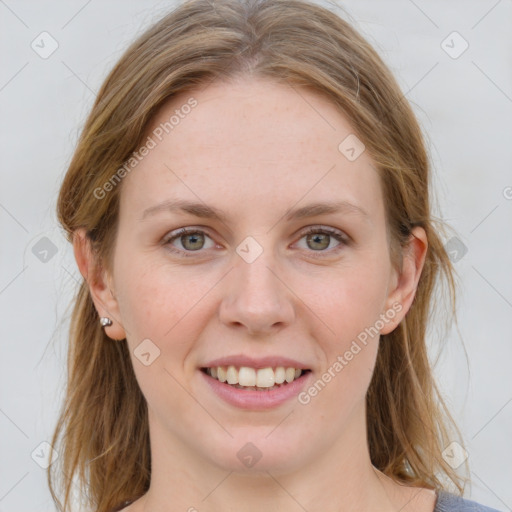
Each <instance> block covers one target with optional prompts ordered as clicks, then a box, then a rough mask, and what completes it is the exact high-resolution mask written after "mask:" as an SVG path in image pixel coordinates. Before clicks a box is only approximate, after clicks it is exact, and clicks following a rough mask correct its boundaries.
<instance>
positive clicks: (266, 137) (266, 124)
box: [121, 79, 383, 216]
mask: <svg viewBox="0 0 512 512" xmlns="http://www.w3.org/2000/svg"><path fill="white" fill-rule="evenodd" d="M353 132H354V130H353V128H352V127H351V125H350V123H349V121H348V120H347V119H346V118H345V117H344V116H343V115H342V114H341V113H340V111H339V110H338V109H337V108H336V107H335V105H334V104H332V103H331V102H330V101H329V100H328V99H327V98H325V97H323V96H321V95H320V94H318V93H315V92H312V91H310V90H308V89H304V88H299V87H296V86H291V85H286V84H278V83H275V82H272V81H268V80H263V79H240V80H238V81H236V82H229V83H228V82H214V83H211V84H209V85H207V86H206V87H205V88H198V89H196V90H193V91H190V92H187V93H182V94H180V95H178V96H176V97H173V98H172V99H171V100H169V101H168V102H167V103H165V104H164V105H163V106H162V107H161V108H160V110H159V111H158V112H157V114H156V115H155V117H154V118H153V119H152V121H151V123H150V124H149V126H148V129H147V131H146V134H145V137H144V140H145V141H149V139H151V141H152V143H151V145H152V146H154V147H152V149H151V150H150V151H149V152H148V153H147V154H146V156H144V157H143V158H142V159H141V161H140V162H139V163H138V165H137V166H136V168H135V169H134V170H133V171H132V172H130V173H129V175H128V176H127V177H126V178H125V183H124V184H123V189H124V190H123V193H122V195H121V208H123V204H124V206H125V207H126V206H127V205H128V204H129V205H130V209H131V210H132V211H138V212H139V213H140V211H142V210H143V209H145V208H147V207H148V206H151V205H152V204H154V203H157V202H159V201H165V200H167V199H170V198H186V199H191V200H195V201H197V200H200V201H204V202H206V203H208V204H211V205H212V206H219V207H221V208H223V209H226V206H225V205H226V203H229V205H232V206H233V207H234V208H238V209H240V208H242V209H244V210H245V211H248V212H249V211H250V210H251V208H252V209H253V213H258V214H259V215H260V216H261V215H263V214H264V212H265V211H267V210H272V209H273V208H274V207H277V206H279V208H280V209H282V207H283V204H284V205H288V207H291V206H293V205H295V204H297V203H300V202H301V201H304V202H310V201H320V200H333V201H335V200H340V199H344V200H352V202H354V203H357V204H360V205H365V209H366V210H367V211H369V213H370V214H371V215H374V216H378V215H381V214H382V213H383V212H382V204H381V203H382V201H381V197H380V195H381V192H380V185H379V179H378V175H377V172H376V170H375V168H374V166H373V164H372V161H371V159H370V157H369V155H368V154H367V152H363V153H362V154H361V155H360V156H359V157H358V158H357V159H355V160H353V161H351V160H350V159H348V158H347V156H346V154H345V153H343V150H344V142H343V141H347V140H348V141H349V142H352V141H353V140H354V139H353V138H354V137H355V136H354V133H353ZM147 137H149V139H147ZM347 137H348V139H347ZM340 144H342V146H341V150H340ZM345 145H346V144H345ZM359 149H360V148H356V150H359ZM273 215H274V216H275V212H273Z"/></svg>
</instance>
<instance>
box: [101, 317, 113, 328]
mask: <svg viewBox="0 0 512 512" xmlns="http://www.w3.org/2000/svg"><path fill="white" fill-rule="evenodd" d="M100 323H101V326H102V327H110V326H111V325H112V320H110V318H108V317H106V316H102V317H101V318H100Z"/></svg>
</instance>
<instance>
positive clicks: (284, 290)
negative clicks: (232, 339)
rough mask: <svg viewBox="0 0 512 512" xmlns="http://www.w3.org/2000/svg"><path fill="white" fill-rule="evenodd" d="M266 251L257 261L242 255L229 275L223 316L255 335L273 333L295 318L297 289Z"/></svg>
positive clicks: (232, 325) (232, 324) (220, 314)
mask: <svg viewBox="0 0 512 512" xmlns="http://www.w3.org/2000/svg"><path fill="white" fill-rule="evenodd" d="M266 254H267V251H264V252H263V253H262V254H261V255H260V256H259V257H258V258H257V259H256V260H255V261H253V262H252V263H247V262H246V261H244V260H243V259H242V258H238V259H237V260H236V262H235V268H234V269H233V270H232V271H231V272H229V273H228V275H227V276H226V278H225V279H227V283H225V286H226V288H225V290H226V291H225V293H224V295H223V298H222V302H221V305H220V311H219V317H220V320H221V322H222V323H223V324H224V325H227V326H229V327H236V328H238V329H243V328H244V329H246V331H247V333H248V334H251V335H255V336H256V335H265V334H267V335H268V334H272V333H275V332H276V331H278V330H280V329H283V328H284V327H286V326H288V325H290V324H291V323H292V322H293V320H294V318H295V308H294V305H293V293H292V292H291V291H290V287H289V284H287V282H286V278H285V276H284V275H283V273H282V272H279V270H275V268H276V267H275V265H273V264H272V261H271V256H268V257H267V255H266Z"/></svg>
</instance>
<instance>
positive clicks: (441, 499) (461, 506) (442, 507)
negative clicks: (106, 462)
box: [112, 491, 500, 512]
mask: <svg viewBox="0 0 512 512" xmlns="http://www.w3.org/2000/svg"><path fill="white" fill-rule="evenodd" d="M129 504H130V502H129V501H126V502H125V503H124V504H123V505H121V507H119V508H116V509H115V510H113V511H112V512H117V511H119V510H121V509H123V508H124V507H126V506H128V505H129ZM434 512H500V511H499V510H496V509H495V508H490V507H486V506H484V505H480V503H477V502H476V501H471V500H468V499H465V498H461V497H460V496H457V495H456V494H451V493H449V492H446V491H438V492H437V500H436V506H435V508H434Z"/></svg>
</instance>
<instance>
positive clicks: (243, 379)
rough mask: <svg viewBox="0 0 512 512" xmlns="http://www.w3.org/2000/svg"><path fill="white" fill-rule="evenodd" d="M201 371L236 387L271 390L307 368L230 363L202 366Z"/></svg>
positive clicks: (286, 382) (290, 380)
mask: <svg viewBox="0 0 512 512" xmlns="http://www.w3.org/2000/svg"><path fill="white" fill-rule="evenodd" d="M202 371H203V372H204V373H206V374H207V375H209V376H210V377H213V378H214V379H216V380H218V381H220V382H225V383H227V384H229V385H231V386H233V387H235V388H237V389H247V390H258V391H271V390H272V389H275V388H278V387H280V386H281V385H286V384H289V383H291V382H293V381H294V380H295V379H298V378H299V377H300V376H301V375H302V374H303V373H305V372H308V371H309V370H302V369H300V368H292V367H287V368H285V367H284V366H277V367H276V368H272V367H268V368H251V367H249V366H241V367H236V366H233V365H230V366H215V367H210V368H202Z"/></svg>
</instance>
